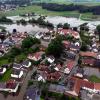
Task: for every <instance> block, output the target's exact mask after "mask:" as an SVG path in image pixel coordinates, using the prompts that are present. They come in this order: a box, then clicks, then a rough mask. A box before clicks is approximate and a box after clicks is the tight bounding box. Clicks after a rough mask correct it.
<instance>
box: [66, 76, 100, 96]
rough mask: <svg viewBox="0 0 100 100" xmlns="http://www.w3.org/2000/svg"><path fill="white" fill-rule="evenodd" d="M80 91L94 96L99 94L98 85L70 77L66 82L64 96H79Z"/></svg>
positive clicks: (99, 85) (99, 86)
mask: <svg viewBox="0 0 100 100" xmlns="http://www.w3.org/2000/svg"><path fill="white" fill-rule="evenodd" d="M81 89H83V90H85V91H88V92H89V93H95V94H96V93H99V92H100V83H92V82H89V81H87V80H83V79H79V78H75V77H71V78H70V79H69V81H68V88H66V90H65V94H69V95H72V96H79V92H80V90H81Z"/></svg>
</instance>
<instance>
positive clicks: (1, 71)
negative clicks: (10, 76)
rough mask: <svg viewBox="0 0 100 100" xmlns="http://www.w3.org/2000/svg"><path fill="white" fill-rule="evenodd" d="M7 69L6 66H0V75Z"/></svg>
mask: <svg viewBox="0 0 100 100" xmlns="http://www.w3.org/2000/svg"><path fill="white" fill-rule="evenodd" d="M6 71H7V68H3V67H0V75H3V74H4V73H5V72H6Z"/></svg>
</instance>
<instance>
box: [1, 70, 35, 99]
mask: <svg viewBox="0 0 100 100" xmlns="http://www.w3.org/2000/svg"><path fill="white" fill-rule="evenodd" d="M35 70H36V69H33V70H32V71H30V72H29V73H28V74H27V75H26V78H25V79H24V81H23V84H22V87H21V89H20V93H19V95H18V96H11V95H9V96H8V97H7V98H4V96H3V95H2V94H0V100H23V96H24V94H25V92H26V88H27V85H28V81H29V80H30V79H31V75H32V73H33V72H34V71H35Z"/></svg>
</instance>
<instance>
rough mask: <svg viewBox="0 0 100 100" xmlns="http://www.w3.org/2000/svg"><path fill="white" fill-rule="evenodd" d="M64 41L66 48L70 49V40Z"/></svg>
mask: <svg viewBox="0 0 100 100" xmlns="http://www.w3.org/2000/svg"><path fill="white" fill-rule="evenodd" d="M62 43H63V45H64V47H65V49H69V47H70V42H69V41H62Z"/></svg>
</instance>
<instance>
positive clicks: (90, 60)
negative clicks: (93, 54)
mask: <svg viewBox="0 0 100 100" xmlns="http://www.w3.org/2000/svg"><path fill="white" fill-rule="evenodd" d="M94 63H95V59H94V58H83V59H82V65H89V66H93V65H94Z"/></svg>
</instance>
